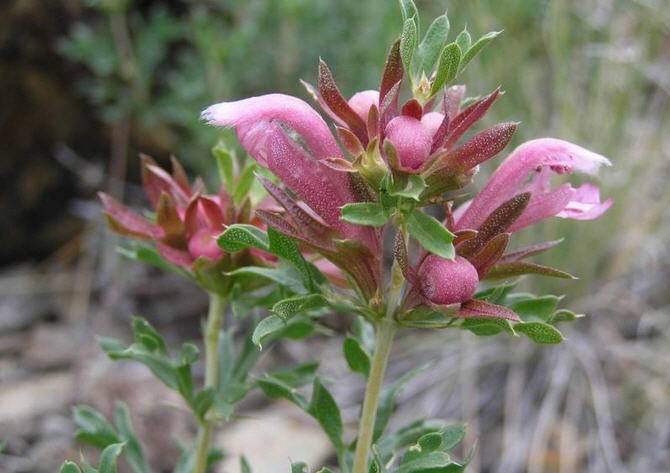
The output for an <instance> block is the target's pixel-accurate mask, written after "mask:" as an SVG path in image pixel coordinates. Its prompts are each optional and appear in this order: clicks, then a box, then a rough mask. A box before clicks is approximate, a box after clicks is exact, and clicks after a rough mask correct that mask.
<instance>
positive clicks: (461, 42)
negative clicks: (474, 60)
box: [456, 28, 472, 53]
mask: <svg viewBox="0 0 670 473" xmlns="http://www.w3.org/2000/svg"><path fill="white" fill-rule="evenodd" d="M456 44H458V46H459V47H460V48H461V51H463V52H464V53H465V52H466V51H468V50H469V49H470V46H471V45H472V38H471V37H470V33H469V32H468V30H467V29H466V28H463V31H461V32H460V33H458V36H456Z"/></svg>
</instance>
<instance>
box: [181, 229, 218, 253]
mask: <svg viewBox="0 0 670 473" xmlns="http://www.w3.org/2000/svg"><path fill="white" fill-rule="evenodd" d="M219 233H220V232H219ZM217 234H218V233H217ZM215 235H216V234H214V233H212V230H210V229H207V228H201V229H199V230H198V231H197V232H196V233H195V235H193V236H192V237H191V238H190V239H189V240H188V251H189V253H191V256H192V257H193V259H196V258H199V257H200V256H204V257H206V258H209V259H211V260H218V259H219V258H221V257H222V256H223V251H222V250H221V248H219V246H218V245H217V244H216V236H215Z"/></svg>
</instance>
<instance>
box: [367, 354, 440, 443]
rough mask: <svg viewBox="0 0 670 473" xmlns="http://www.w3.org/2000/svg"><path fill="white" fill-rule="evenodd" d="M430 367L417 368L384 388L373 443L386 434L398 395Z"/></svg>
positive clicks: (378, 408)
mask: <svg viewBox="0 0 670 473" xmlns="http://www.w3.org/2000/svg"><path fill="white" fill-rule="evenodd" d="M428 366H429V365H428V364H424V365H422V366H417V367H416V368H414V369H412V370H410V371H408V372H407V373H405V374H404V375H403V376H401V377H400V378H398V379H397V380H395V381H394V382H393V383H392V384H390V385H389V386H387V387H386V388H384V390H383V391H382V394H381V396H380V399H379V406H378V407H377V419H376V421H375V428H374V433H373V436H372V438H373V442H376V441H377V439H379V438H380V437H381V435H382V434H383V433H384V430H385V429H386V426H387V425H388V422H389V419H390V418H391V415H392V414H393V411H394V410H395V400H396V397H397V396H398V394H400V392H401V391H402V390H403V388H404V387H405V386H406V385H407V383H409V381H410V380H411V379H412V378H413V377H415V376H416V375H417V374H419V373H421V372H422V371H425V370H426V369H428Z"/></svg>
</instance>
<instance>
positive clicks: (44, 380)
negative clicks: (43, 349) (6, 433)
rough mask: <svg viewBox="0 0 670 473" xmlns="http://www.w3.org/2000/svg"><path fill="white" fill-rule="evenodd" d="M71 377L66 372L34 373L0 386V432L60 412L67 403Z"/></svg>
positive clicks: (70, 374) (72, 379) (71, 383)
mask: <svg viewBox="0 0 670 473" xmlns="http://www.w3.org/2000/svg"><path fill="white" fill-rule="evenodd" d="M73 382H74V375H73V374H72V373H67V372H58V373H50V374H36V375H33V376H31V377H30V378H28V379H26V380H24V381H18V382H14V383H12V384H3V385H2V386H0V431H3V430H4V429H3V428H2V425H3V424H4V423H5V422H16V421H21V420H24V419H29V418H31V417H37V416H39V415H42V414H46V413H48V412H53V411H57V410H60V409H62V408H63V407H64V406H65V405H66V404H67V403H68V402H69V400H70V396H71V393H72V385H73Z"/></svg>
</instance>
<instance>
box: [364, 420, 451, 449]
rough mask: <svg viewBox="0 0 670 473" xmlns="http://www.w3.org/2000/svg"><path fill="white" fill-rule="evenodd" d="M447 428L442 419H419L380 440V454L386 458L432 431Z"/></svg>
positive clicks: (378, 443)
mask: <svg viewBox="0 0 670 473" xmlns="http://www.w3.org/2000/svg"><path fill="white" fill-rule="evenodd" d="M444 428H445V425H444V423H443V422H442V421H435V420H426V419H419V420H416V421H414V422H412V423H410V424H409V425H406V426H405V427H403V428H401V429H399V430H398V431H396V432H393V433H392V434H387V435H385V436H384V437H382V438H381V439H380V440H379V441H378V442H377V446H378V450H379V454H380V456H381V457H382V458H384V459H386V458H389V457H390V456H392V455H394V454H395V452H397V451H399V450H400V449H401V448H403V447H406V446H408V445H412V444H414V443H416V442H418V440H419V438H421V437H422V436H423V435H425V434H427V433H430V432H441V431H443V430H444Z"/></svg>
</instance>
